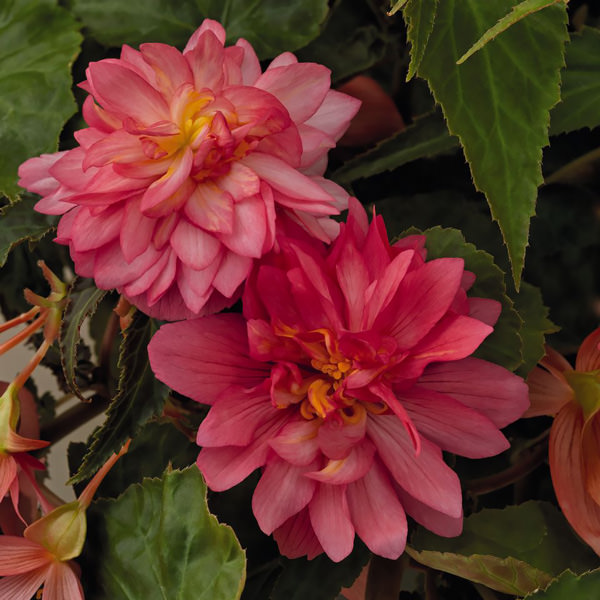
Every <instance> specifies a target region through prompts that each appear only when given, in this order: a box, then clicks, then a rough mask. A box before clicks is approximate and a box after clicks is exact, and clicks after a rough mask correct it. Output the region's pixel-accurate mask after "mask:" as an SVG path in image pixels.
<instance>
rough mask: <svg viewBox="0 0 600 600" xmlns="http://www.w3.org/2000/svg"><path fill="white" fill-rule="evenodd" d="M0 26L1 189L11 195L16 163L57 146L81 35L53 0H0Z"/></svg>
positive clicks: (69, 110) (70, 109)
mask: <svg viewBox="0 0 600 600" xmlns="http://www.w3.org/2000/svg"><path fill="white" fill-rule="evenodd" d="M0 27H1V32H2V34H1V35H0V115H2V116H1V117H0V142H1V143H0V194H1V193H4V194H6V195H7V196H8V197H9V198H11V199H15V198H16V197H17V195H18V194H19V192H20V191H22V190H21V188H20V187H19V186H18V185H17V168H18V167H19V165H20V164H21V163H22V162H23V161H25V160H27V159H28V158H30V157H32V156H36V155H38V154H40V153H42V152H53V151H55V150H56V148H57V144H58V136H59V134H60V132H61V130H62V128H63V126H64V124H65V121H66V120H67V119H68V118H69V117H70V116H71V115H72V114H73V113H74V112H75V110H76V106H75V102H74V100H73V95H72V94H71V85H72V81H71V64H72V63H73V61H74V60H75V57H76V56H77V54H78V52H79V45H80V43H81V36H80V35H79V33H78V25H77V22H76V21H75V19H74V18H73V17H72V15H70V14H69V13H68V12H67V11H66V10H65V9H64V8H61V7H59V6H57V2H56V0H3V2H2V8H1V9H0Z"/></svg>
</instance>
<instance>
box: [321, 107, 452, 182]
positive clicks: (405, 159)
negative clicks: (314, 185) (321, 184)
mask: <svg viewBox="0 0 600 600" xmlns="http://www.w3.org/2000/svg"><path fill="white" fill-rule="evenodd" d="M458 146H459V143H458V139H457V138H456V137H454V136H452V135H450V134H449V133H448V128H447V127H446V124H445V123H444V119H443V118H442V116H441V115H440V114H439V113H438V112H435V113H431V114H430V115H427V116H424V117H421V118H420V119H418V120H417V121H415V123H413V124H412V125H410V126H409V127H407V128H406V129H404V130H403V131H401V132H399V133H397V134H396V135H394V136H393V137H391V138H388V139H386V140H384V141H382V142H380V143H379V144H377V146H375V147H374V148H372V149H371V150H368V151H367V152H365V153H363V154H361V155H359V156H357V157H355V158H353V159H351V160H349V161H348V162H346V163H345V164H344V165H343V166H342V167H340V168H339V169H338V170H337V171H335V172H334V173H333V175H332V178H333V179H335V180H336V181H337V182H338V183H341V184H348V183H351V182H352V181H355V180H357V179H360V178H361V177H372V176H373V175H377V174H379V173H383V172H384V171H391V170H392V169H396V168H398V167H400V166H402V165H404V164H406V163H409V162H411V161H413V160H417V159H419V158H431V157H433V156H436V155H438V154H441V153H445V152H451V151H452V150H455V149H456V148H458Z"/></svg>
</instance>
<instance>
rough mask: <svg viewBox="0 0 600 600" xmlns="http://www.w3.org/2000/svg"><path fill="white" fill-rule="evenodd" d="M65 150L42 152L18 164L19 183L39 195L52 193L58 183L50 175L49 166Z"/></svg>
mask: <svg viewBox="0 0 600 600" xmlns="http://www.w3.org/2000/svg"><path fill="white" fill-rule="evenodd" d="M67 152H68V150H66V151H63V152H55V153H54V154H42V155H40V156H36V157H35V158H30V159H29V160H26V161H25V162H24V163H22V164H21V165H20V166H19V177H20V179H19V185H20V186H21V187H24V188H25V189H27V190H29V191H30V192H34V193H36V194H39V195H40V196H46V195H47V194H52V193H54V192H55V191H56V190H57V188H58V186H59V185H60V184H59V182H58V181H57V180H56V178H55V177H53V176H52V175H50V168H51V167H52V166H53V165H54V164H55V163H56V162H57V161H58V160H60V159H61V158H62V157H63V156H64V155H65V154H66V153H67Z"/></svg>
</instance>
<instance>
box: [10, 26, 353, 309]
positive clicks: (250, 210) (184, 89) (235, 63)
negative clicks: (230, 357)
mask: <svg viewBox="0 0 600 600" xmlns="http://www.w3.org/2000/svg"><path fill="white" fill-rule="evenodd" d="M224 42H225V31H224V29H223V27H222V26H221V25H219V24H218V23H216V22H215V21H211V20H205V21H204V23H203V24H202V25H201V27H200V28H199V29H198V30H197V31H196V32H195V33H194V34H193V35H192V37H191V38H190V40H189V42H188V44H187V46H186V47H185V49H184V51H183V53H181V52H179V51H178V50H177V49H175V48H173V47H172V46H168V45H165V44H143V45H142V46H141V47H140V51H139V52H138V51H136V50H134V49H132V48H130V47H129V46H124V47H123V50H122V52H121V58H119V59H106V60H101V61H99V62H93V63H91V64H90V65H89V67H88V69H87V72H86V74H87V80H86V81H85V82H84V83H83V84H81V87H83V88H84V89H85V90H86V91H87V92H89V94H90V96H89V97H88V98H87V100H86V102H85V104H84V108H83V115H84V118H85V119H86V121H87V123H88V125H89V127H88V128H87V129H82V130H80V131H78V132H77V133H76V134H75V137H76V139H77V141H78V142H79V144H80V145H79V147H77V148H75V149H73V150H68V151H65V152H57V153H55V154H45V155H42V156H40V157H38V158H33V159H30V160H28V161H27V162H25V163H24V164H23V165H21V167H20V170H19V175H20V177H21V180H20V184H21V185H22V186H23V187H25V188H27V189H28V190H30V191H32V192H35V193H38V194H41V195H42V196H43V198H42V200H40V202H38V204H37V205H36V209H37V210H38V211H40V212H43V213H46V214H57V215H64V216H63V217H62V219H61V220H60V223H59V226H58V236H57V238H56V241H57V242H59V243H61V244H66V245H68V246H69V248H70V251H71V257H72V258H73V260H74V262H75V269H76V271H77V273H78V274H80V275H82V276H85V277H93V278H94V279H95V281H96V284H97V285H98V286H99V287H100V288H103V289H112V288H116V289H118V290H119V291H120V292H121V293H123V294H124V295H125V296H126V297H127V298H128V299H129V300H130V301H131V302H132V303H133V304H135V305H136V306H138V307H139V308H140V309H142V310H143V311H145V312H146V313H148V314H150V315H152V316H155V317H158V318H161V319H167V320H175V319H181V318H187V317H190V316H197V315H200V314H204V313H207V312H215V311H217V310H220V309H221V308H223V307H225V306H228V305H230V304H232V303H233V302H234V301H235V299H236V298H237V295H239V287H240V284H241V283H242V282H243V281H244V280H245V278H246V276H247V275H248V273H249V272H250V269H251V267H252V264H253V261H254V260H255V259H257V258H259V257H261V256H262V255H263V254H265V253H266V252H268V251H269V250H270V249H271V248H272V247H273V244H274V240H275V231H276V224H277V223H276V222H277V220H278V219H292V220H294V221H296V222H298V223H301V224H302V225H303V227H304V228H305V229H306V230H307V231H309V232H310V233H311V235H313V236H315V237H317V238H319V239H321V240H324V241H329V240H331V239H333V238H334V237H335V235H336V234H337V231H338V225H337V223H335V222H334V221H332V220H331V219H329V215H332V214H337V213H339V212H340V210H342V209H344V208H346V206H347V200H348V195H347V194H346V193H345V192H344V190H343V189H342V188H340V187H339V186H337V185H336V184H334V183H332V182H331V181H328V180H325V179H324V178H323V177H322V175H323V173H324V171H325V167H326V164H327V152H328V150H329V149H330V148H332V147H333V146H335V143H336V140H337V139H338V138H339V137H340V136H341V135H342V134H343V133H344V131H345V130H346V128H347V126H348V124H349V122H350V119H351V118H352V116H353V115H354V113H355V112H356V111H357V110H358V105H359V102H358V101H357V100H355V99H354V98H351V97H349V96H346V95H345V94H342V93H340V92H336V91H333V90H331V89H330V72H329V70H328V69H326V68H325V67H323V66H321V65H317V64H313V63H298V61H297V59H296V58H295V56H294V55H293V54H290V53H284V54H281V55H280V56H278V57H277V58H275V59H274V60H273V61H272V62H271V64H270V65H269V67H268V68H267V70H266V71H265V72H264V73H263V72H262V71H261V68H260V64H259V62H258V59H257V57H256V54H255V53H254V50H253V49H252V47H251V46H250V44H248V42H246V41H245V40H243V39H240V40H238V42H237V44H236V45H235V46H233V47H228V48H225V47H224ZM236 294H237V295H236Z"/></svg>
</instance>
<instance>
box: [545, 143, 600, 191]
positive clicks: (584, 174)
mask: <svg viewBox="0 0 600 600" xmlns="http://www.w3.org/2000/svg"><path fill="white" fill-rule="evenodd" d="M599 162H600V148H596V149H595V150H592V151H591V152H587V153H586V154H584V155H583V156H580V157H579V158H577V159H575V160H573V161H571V162H570V163H567V164H566V165H565V166H564V167H561V168H560V169H558V171H555V172H554V173H552V175H549V176H548V177H546V179H545V180H544V184H545V185H548V184H549V183H582V182H583V181H586V180H588V179H590V178H591V177H593V176H594V175H595V174H596V173H597V172H598V163H599Z"/></svg>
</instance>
